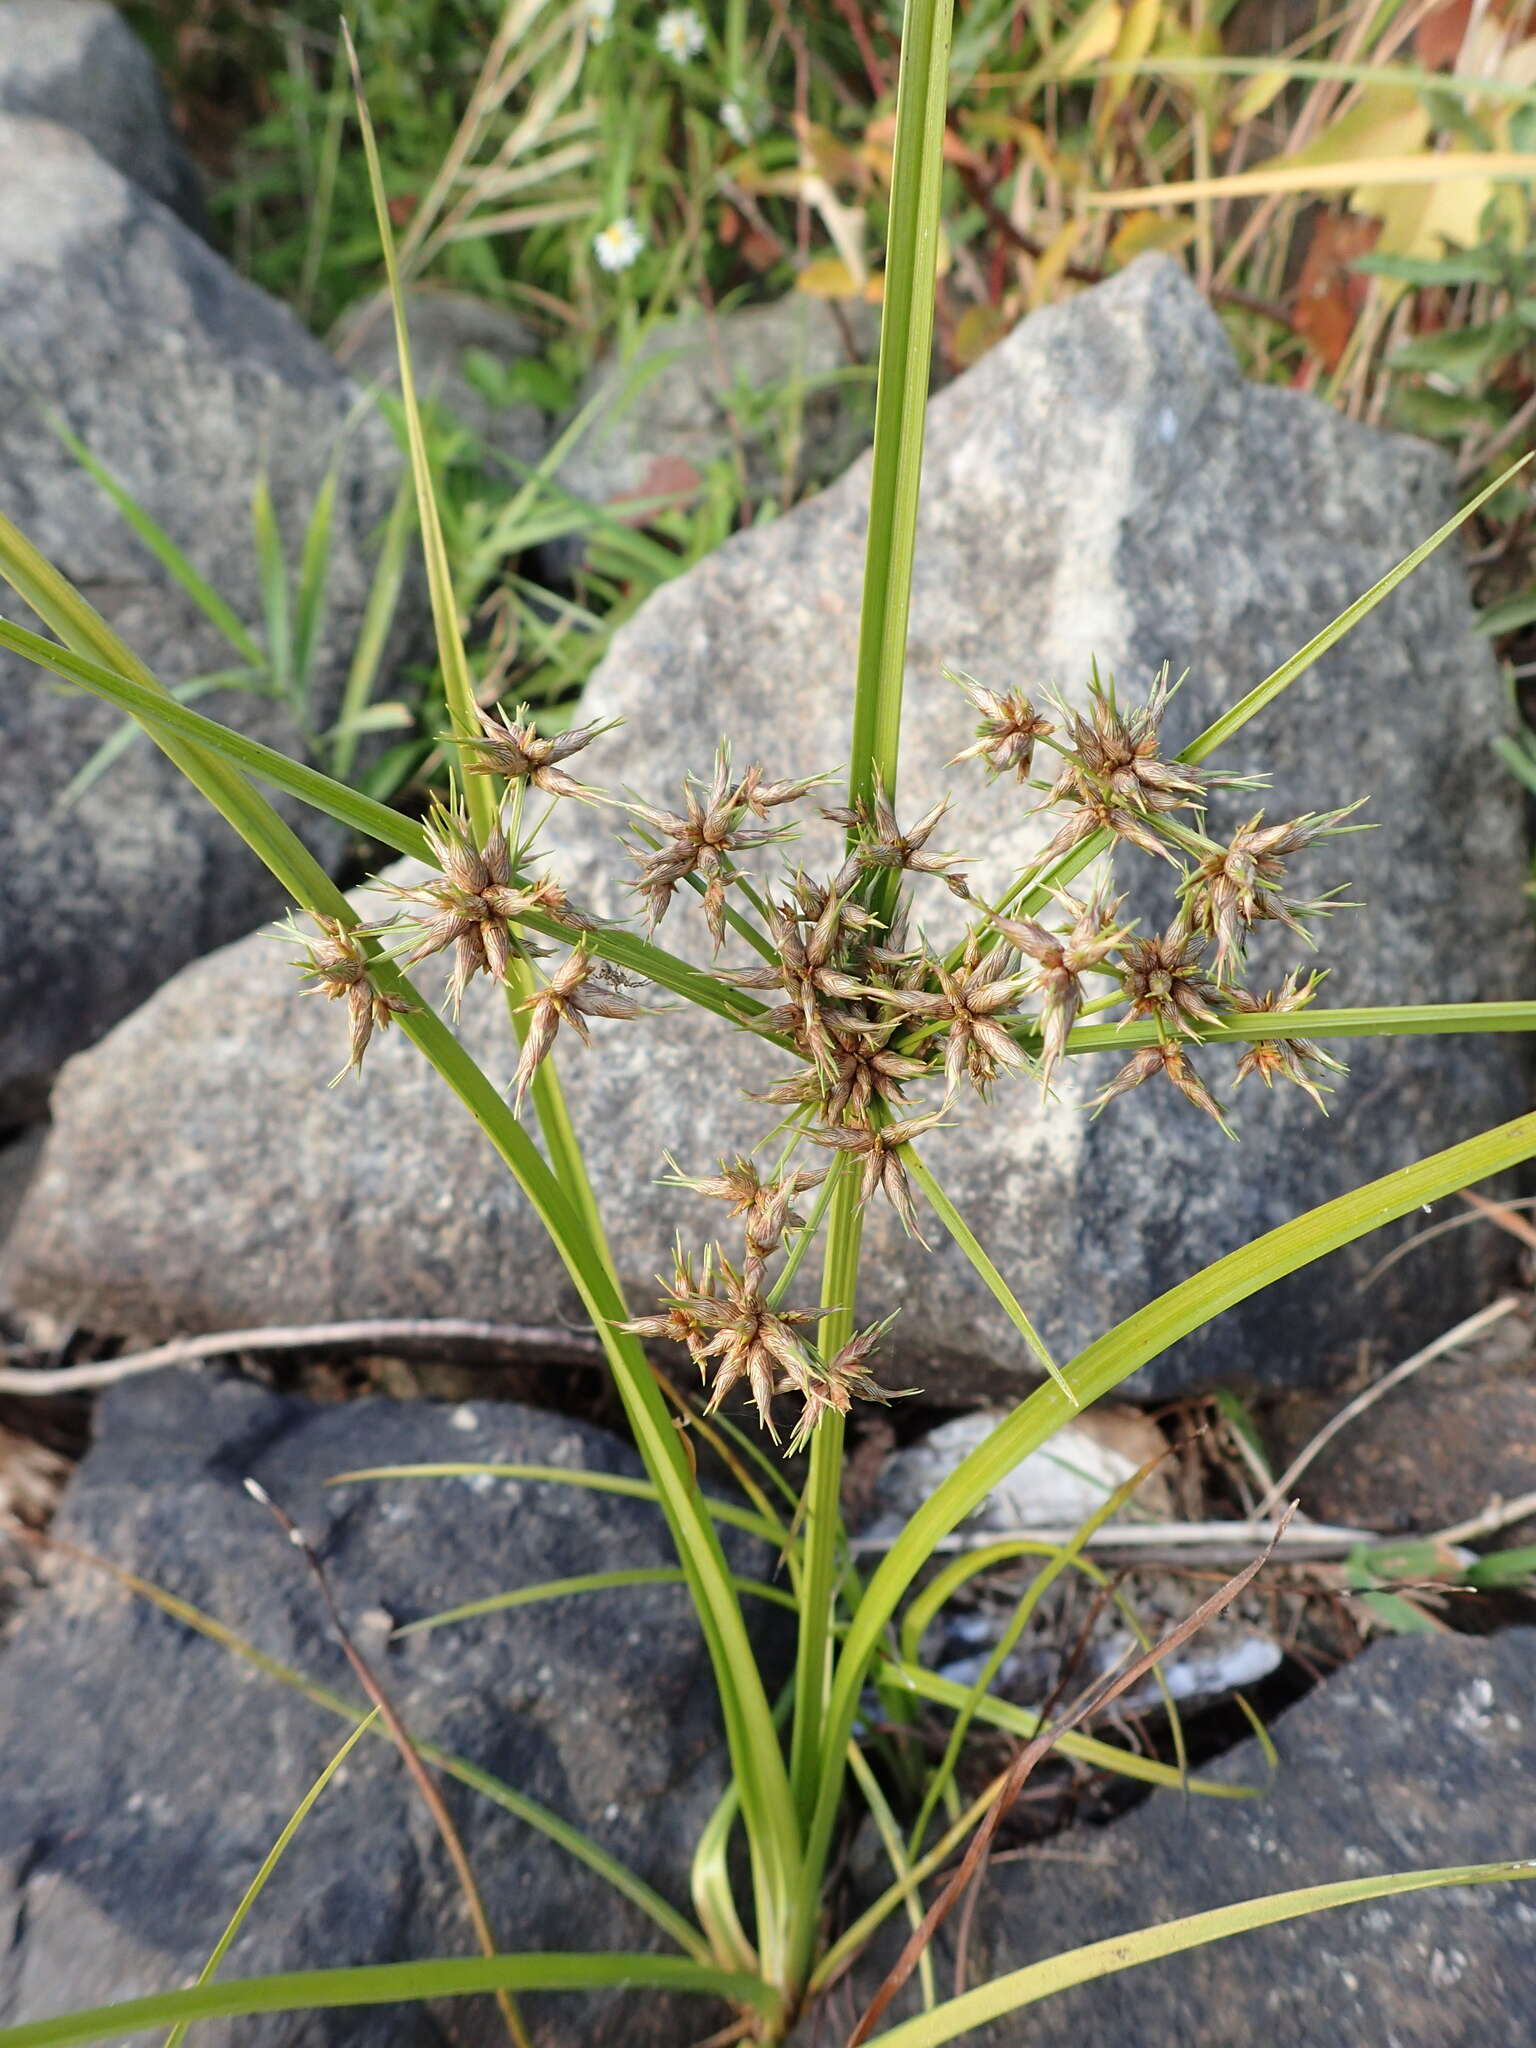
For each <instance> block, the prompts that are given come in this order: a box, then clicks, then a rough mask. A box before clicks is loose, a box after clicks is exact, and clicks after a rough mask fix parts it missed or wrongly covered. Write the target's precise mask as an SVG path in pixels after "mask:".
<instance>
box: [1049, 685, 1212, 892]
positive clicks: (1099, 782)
mask: <svg viewBox="0 0 1536 2048" xmlns="http://www.w3.org/2000/svg"><path fill="white" fill-rule="evenodd" d="M1172 694H1173V691H1172V688H1171V686H1170V684H1169V681H1168V668H1167V665H1166V664H1164V666H1163V667H1162V668H1161V669H1160V670H1159V671H1158V675H1157V678H1156V680H1155V681H1154V683H1153V685H1152V688H1151V690H1150V691H1149V693H1148V696H1147V701H1146V703H1145V704H1142V705H1139V706H1137V708H1136V709H1135V710H1132V711H1126V712H1122V711H1121V710H1120V708H1119V706H1118V704H1117V703H1116V700H1115V686H1114V681H1113V678H1111V680H1110V682H1109V683H1108V684H1107V685H1106V684H1104V683H1102V682H1101V681H1100V680H1099V673H1098V670H1097V669H1095V670H1094V672H1093V677H1092V680H1091V681H1090V683H1089V685H1088V698H1089V710H1088V714H1087V716H1086V717H1085V716H1084V715H1083V714H1082V713H1081V712H1078V711H1074V710H1072V709H1071V707H1070V706H1068V705H1066V704H1064V703H1063V702H1062V701H1061V699H1060V698H1059V697H1056V698H1053V700H1052V701H1053V703H1054V706H1055V708H1056V709H1057V710H1058V711H1059V712H1060V714H1061V719H1062V727H1061V730H1062V735H1063V740H1064V744H1063V746H1062V749H1061V751H1062V756H1063V759H1062V766H1061V771H1060V773H1059V774H1058V776H1057V778H1056V780H1055V782H1054V783H1053V784H1052V785H1051V788H1050V791H1049V792H1048V794H1047V796H1046V798H1045V801H1044V803H1043V804H1042V805H1041V806H1040V808H1041V809H1042V810H1050V809H1052V808H1053V807H1054V806H1055V805H1057V804H1072V805H1074V806H1076V809H1075V811H1074V813H1073V814H1072V815H1070V816H1069V817H1068V818H1067V820H1066V822H1065V823H1064V824H1063V825H1062V826H1061V828H1060V830H1059V831H1058V832H1057V834H1056V837H1055V838H1054V839H1053V840H1052V841H1051V844H1050V845H1049V846H1048V847H1047V848H1046V853H1045V857H1046V858H1048V859H1054V858H1055V857H1056V856H1057V855H1059V854H1063V853H1069V852H1070V851H1071V850H1072V848H1073V847H1075V846H1077V845H1079V844H1080V843H1081V842H1082V841H1083V840H1084V839H1087V838H1088V837H1089V836H1090V835H1091V834H1092V833H1094V832H1097V831H1100V830H1107V831H1110V832H1113V833H1114V834H1115V836H1116V838H1118V839H1124V840H1127V841H1129V842H1130V844H1131V845H1133V846H1139V847H1140V848H1141V849H1142V851H1143V852H1145V853H1154V854H1157V855H1158V856H1159V858H1161V859H1163V860H1167V861H1170V862H1172V863H1173V865H1174V866H1177V865H1178V862H1177V861H1176V860H1175V859H1174V856H1173V855H1172V854H1171V853H1170V852H1169V851H1168V849H1167V847H1166V846H1164V845H1163V843H1162V841H1161V840H1160V839H1159V838H1158V837H1157V831H1156V820H1157V819H1158V818H1160V817H1162V816H1163V815H1164V814H1165V813H1167V812H1170V811H1175V810H1179V809H1181V808H1198V806H1199V804H1200V802H1201V800H1202V798H1203V797H1204V794H1205V791H1206V789H1207V787H1208V786H1209V784H1210V780H1211V778H1209V777H1202V776H1200V775H1199V774H1197V773H1196V772H1195V771H1194V770H1192V769H1190V768H1187V767H1186V766H1185V765H1184V763H1182V762H1174V761H1165V760H1163V759H1162V756H1161V752H1160V748H1161V744H1162V741H1161V731H1162V723H1163V717H1164V715H1165V713H1166V711H1167V709H1168V700H1169V698H1170V697H1171V696H1172Z"/></svg>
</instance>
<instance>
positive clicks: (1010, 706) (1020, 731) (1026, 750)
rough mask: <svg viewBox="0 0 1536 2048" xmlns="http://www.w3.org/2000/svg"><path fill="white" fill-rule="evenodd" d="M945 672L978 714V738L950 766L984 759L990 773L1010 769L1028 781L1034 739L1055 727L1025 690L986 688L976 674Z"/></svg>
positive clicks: (1019, 777) (1042, 737) (1032, 759)
mask: <svg viewBox="0 0 1536 2048" xmlns="http://www.w3.org/2000/svg"><path fill="white" fill-rule="evenodd" d="M944 673H945V675H946V676H947V677H948V679H949V680H950V682H952V683H954V684H956V685H957V686H958V687H959V688H960V689H961V690H963V691H964V692H965V694H966V696H967V697H968V698H969V699H970V701H971V705H972V707H973V708H974V710H975V711H976V712H977V714H978V721H977V726H976V738H975V740H974V741H973V742H972V743H971V745H970V746H968V747H966V748H964V749H962V751H961V752H960V753H958V754H956V755H955V756H954V758H953V760H951V761H950V763H949V766H950V767H951V768H956V767H958V766H959V765H960V763H961V762H962V761H976V760H984V761H985V762H986V764H987V768H988V770H989V771H990V773H991V774H993V775H1004V774H1007V773H1008V771H1009V770H1010V769H1011V770H1012V771H1013V773H1014V774H1015V775H1016V776H1017V777H1018V779H1019V781H1020V782H1027V781H1028V780H1029V771H1030V769H1031V767H1032V766H1033V764H1034V758H1035V742H1036V740H1040V739H1044V738H1045V737H1046V735H1047V734H1048V733H1053V732H1054V731H1055V730H1056V728H1055V726H1054V725H1052V724H1051V722H1050V720H1049V719H1047V718H1042V717H1041V716H1040V714H1039V712H1038V711H1036V709H1035V707H1034V705H1033V704H1031V703H1030V701H1029V699H1028V698H1027V697H1026V696H1025V695H1024V693H1023V691H1022V690H1007V691H1003V692H998V691H996V690H987V689H984V688H983V687H982V685H981V684H980V683H978V682H977V680H976V678H975V677H974V676H968V675H964V674H962V673H961V672H960V671H959V670H957V669H951V668H947V669H945V671H944Z"/></svg>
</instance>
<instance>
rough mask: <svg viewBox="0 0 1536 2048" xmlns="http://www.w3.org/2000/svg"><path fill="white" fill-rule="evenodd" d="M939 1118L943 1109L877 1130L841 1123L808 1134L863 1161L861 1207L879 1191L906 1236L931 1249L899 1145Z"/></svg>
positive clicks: (860, 1188)
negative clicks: (919, 1225) (919, 1224)
mask: <svg viewBox="0 0 1536 2048" xmlns="http://www.w3.org/2000/svg"><path fill="white" fill-rule="evenodd" d="M942 1118H943V1111H942V1110H934V1111H932V1112H930V1113H929V1114H928V1115H927V1116H916V1117H908V1118H907V1119H906V1120H905V1121H904V1122H900V1123H890V1124H884V1125H882V1126H881V1127H880V1128H879V1129H876V1127H875V1126H874V1125H872V1124H844V1125H843V1126H841V1127H840V1128H838V1129H827V1130H820V1131H811V1132H809V1133H808V1134H807V1135H808V1136H809V1137H810V1140H811V1143H812V1144H813V1145H826V1146H828V1147H829V1148H830V1149H831V1150H833V1151H836V1152H846V1153H849V1154H850V1155H851V1156H852V1157H854V1158H856V1159H860V1160H862V1161H863V1165H864V1176H863V1180H862V1182H861V1184H860V1187H859V1206H860V1208H862V1207H863V1206H864V1204H865V1203H866V1202H867V1201H868V1200H869V1199H870V1197H871V1195H873V1194H874V1193H875V1192H876V1191H877V1190H878V1191H879V1192H880V1193H881V1194H883V1195H884V1196H885V1198H886V1200H887V1201H888V1202H889V1203H890V1205H891V1207H892V1208H893V1209H894V1210H895V1211H896V1214H897V1215H898V1216H899V1217H900V1218H901V1221H902V1227H903V1229H904V1230H905V1231H906V1233H907V1235H908V1237H915V1238H916V1239H917V1241H918V1243H919V1244H920V1245H922V1246H923V1247H924V1249H925V1250H931V1246H929V1244H928V1240H927V1239H926V1238H925V1237H924V1236H923V1233H922V1232H921V1231H920V1230H919V1229H918V1227H917V1212H916V1211H915V1210H914V1208H913V1206H912V1189H911V1186H910V1184H909V1182H908V1180H907V1170H906V1168H905V1167H904V1166H903V1165H902V1163H901V1148H902V1146H903V1145H909V1144H910V1143H911V1142H912V1140H913V1139H914V1138H920V1137H921V1136H922V1135H923V1133H924V1132H925V1131H931V1130H932V1129H933V1128H934V1126H935V1125H936V1124H938V1123H939V1122H941V1121H942Z"/></svg>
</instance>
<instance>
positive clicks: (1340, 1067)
mask: <svg viewBox="0 0 1536 2048" xmlns="http://www.w3.org/2000/svg"><path fill="white" fill-rule="evenodd" d="M1322 978H1323V977H1322V976H1321V975H1320V974H1312V975H1309V976H1308V978H1307V979H1306V980H1305V981H1302V979H1301V978H1300V974H1299V972H1297V971H1295V970H1293V971H1292V972H1291V973H1290V974H1288V975H1287V976H1286V977H1285V980H1284V981H1283V982H1282V983H1281V984H1280V986H1279V988H1277V989H1271V990H1269V992H1268V993H1267V994H1266V995H1262V996H1258V995H1254V994H1252V993H1251V992H1250V991H1249V990H1248V989H1245V988H1235V989H1233V990H1232V991H1231V994H1230V1001H1231V1003H1232V1007H1233V1008H1234V1009H1235V1010H1240V1011H1241V1012H1242V1013H1243V1015H1244V1016H1248V1017H1259V1016H1268V1015H1275V1016H1286V1015H1294V1014H1295V1013H1296V1012H1297V1011H1298V1010H1304V1009H1305V1008H1306V1006H1307V1005H1308V1003H1310V1002H1311V1000H1312V998H1313V996H1314V994H1315V993H1316V991H1317V985H1318V983H1319V982H1320V981H1321V980H1322ZM1325 1071H1331V1072H1333V1073H1335V1074H1345V1073H1348V1071H1349V1069H1348V1068H1347V1067H1346V1066H1345V1065H1344V1063H1343V1061H1342V1060H1336V1059H1334V1058H1333V1057H1332V1056H1331V1055H1330V1054H1328V1053H1326V1052H1324V1051H1323V1049H1322V1047H1321V1046H1320V1045H1316V1044H1314V1043H1313V1041H1312V1040H1311V1039H1310V1038H1260V1039H1255V1040H1254V1041H1253V1042H1252V1043H1251V1044H1249V1045H1247V1046H1245V1047H1244V1048H1243V1056H1242V1058H1241V1059H1240V1060H1239V1061H1238V1063H1237V1079H1238V1081H1239V1082H1241V1081H1243V1080H1246V1078H1247V1077H1248V1075H1249V1074H1257V1075H1258V1077H1259V1079H1260V1080H1261V1081H1262V1082H1263V1083H1264V1086H1265V1087H1266V1088H1272V1087H1273V1086H1274V1084H1275V1082H1276V1081H1289V1082H1291V1083H1292V1084H1293V1085H1294V1086H1295V1087H1297V1088H1304V1089H1305V1090H1306V1092H1307V1094H1308V1095H1310V1096H1311V1098H1312V1100H1313V1101H1314V1102H1315V1103H1316V1104H1317V1106H1318V1108H1319V1109H1320V1110H1321V1111H1322V1112H1323V1114H1324V1116H1326V1115H1327V1114H1328V1105H1327V1104H1326V1103H1325V1102H1324V1101H1323V1095H1324V1093H1325V1092H1328V1091H1327V1090H1326V1088H1325V1084H1324V1083H1323V1082H1322V1081H1321V1080H1320V1078H1319V1077H1320V1076H1321V1075H1322V1074H1323V1073H1324V1072H1325Z"/></svg>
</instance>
